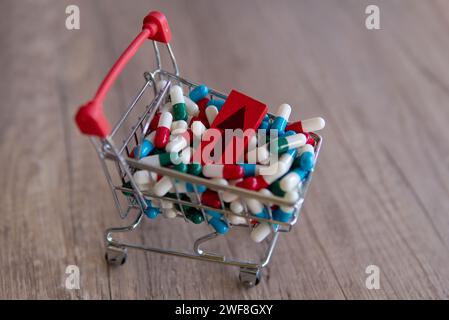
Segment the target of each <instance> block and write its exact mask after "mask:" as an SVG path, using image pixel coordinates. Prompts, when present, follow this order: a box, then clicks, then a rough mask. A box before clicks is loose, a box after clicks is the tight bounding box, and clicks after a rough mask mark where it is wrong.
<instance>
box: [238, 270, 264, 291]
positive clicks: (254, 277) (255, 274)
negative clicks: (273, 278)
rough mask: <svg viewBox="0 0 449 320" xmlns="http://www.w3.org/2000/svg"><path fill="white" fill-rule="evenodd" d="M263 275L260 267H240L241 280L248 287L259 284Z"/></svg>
mask: <svg viewBox="0 0 449 320" xmlns="http://www.w3.org/2000/svg"><path fill="white" fill-rule="evenodd" d="M261 277H262V274H261V271H260V269H250V268H240V274H239V279H240V282H241V283H242V284H243V285H244V286H245V287H247V288H252V287H254V286H257V285H258V284H259V282H260V279H261Z"/></svg>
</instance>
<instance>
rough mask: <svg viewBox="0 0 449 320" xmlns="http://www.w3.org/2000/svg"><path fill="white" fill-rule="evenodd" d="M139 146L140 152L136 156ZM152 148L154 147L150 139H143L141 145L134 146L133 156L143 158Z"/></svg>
mask: <svg viewBox="0 0 449 320" xmlns="http://www.w3.org/2000/svg"><path fill="white" fill-rule="evenodd" d="M139 148H140V154H139V156H137V157H136V155H137V154H138V153H139ZM153 149H154V144H153V143H152V142H151V141H149V140H147V139H145V140H143V142H142V146H140V145H137V146H135V147H134V158H136V159H141V158H144V157H146V156H148V155H149V154H150V153H151V151H153Z"/></svg>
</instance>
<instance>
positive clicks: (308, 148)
mask: <svg viewBox="0 0 449 320" xmlns="http://www.w3.org/2000/svg"><path fill="white" fill-rule="evenodd" d="M306 152H311V153H313V154H315V148H314V147H313V146H312V145H311V144H305V145H303V146H302V147H299V148H298V157H300V156H301V155H302V154H303V153H306Z"/></svg>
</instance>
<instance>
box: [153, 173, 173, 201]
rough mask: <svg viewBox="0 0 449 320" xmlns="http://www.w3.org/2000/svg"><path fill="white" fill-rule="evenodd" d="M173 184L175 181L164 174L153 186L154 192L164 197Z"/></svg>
mask: <svg viewBox="0 0 449 320" xmlns="http://www.w3.org/2000/svg"><path fill="white" fill-rule="evenodd" d="M172 186H173V183H172V182H171V178H170V177H169V176H164V177H162V179H161V180H159V181H158V182H156V184H155V185H154V187H153V192H154V194H155V195H157V196H158V197H163V196H165V195H166V194H167V193H168V192H169V191H170V189H171V188H172Z"/></svg>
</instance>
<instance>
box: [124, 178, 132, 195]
mask: <svg viewBox="0 0 449 320" xmlns="http://www.w3.org/2000/svg"><path fill="white" fill-rule="evenodd" d="M122 186H123V188H127V189H132V188H133V186H132V185H131V181H127V182H125V183H124V184H123V185H122ZM122 193H123V194H124V195H125V196H127V197H130V196H132V195H133V193H132V192H129V191H122Z"/></svg>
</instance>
